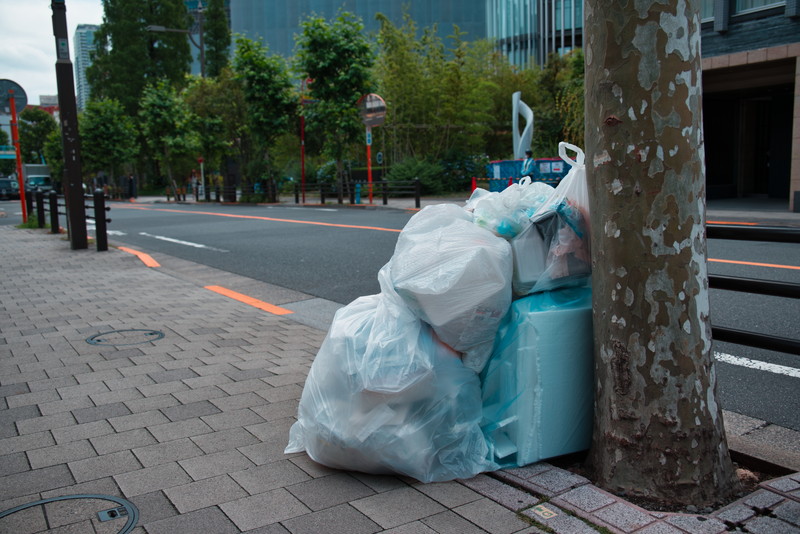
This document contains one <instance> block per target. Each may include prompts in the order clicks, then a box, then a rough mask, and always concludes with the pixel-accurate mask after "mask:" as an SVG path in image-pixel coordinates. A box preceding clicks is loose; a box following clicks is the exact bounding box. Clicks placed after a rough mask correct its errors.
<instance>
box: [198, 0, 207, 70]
mask: <svg viewBox="0 0 800 534" xmlns="http://www.w3.org/2000/svg"><path fill="white" fill-rule="evenodd" d="M197 11H198V12H199V15H200V17H199V18H200V46H199V47H198V48H200V77H201V78H205V77H206V48H205V45H204V44H203V22H205V17H204V16H203V2H202V1H198V2H197Z"/></svg>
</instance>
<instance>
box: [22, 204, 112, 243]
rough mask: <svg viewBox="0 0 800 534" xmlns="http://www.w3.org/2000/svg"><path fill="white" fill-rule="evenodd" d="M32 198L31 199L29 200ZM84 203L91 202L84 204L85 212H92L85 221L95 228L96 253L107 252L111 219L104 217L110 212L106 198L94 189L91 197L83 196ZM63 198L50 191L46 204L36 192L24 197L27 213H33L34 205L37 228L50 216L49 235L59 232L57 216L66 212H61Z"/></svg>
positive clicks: (63, 206) (64, 207) (43, 225)
mask: <svg viewBox="0 0 800 534" xmlns="http://www.w3.org/2000/svg"><path fill="white" fill-rule="evenodd" d="M31 197H33V198H31ZM83 198H84V202H86V201H87V200H91V203H86V204H85V207H86V209H87V210H92V212H93V213H94V214H93V215H89V214H88V213H89V211H87V215H86V220H87V221H94V226H95V243H96V245H97V251H98V252H103V251H106V250H108V226H107V224H108V223H110V222H111V219H107V218H106V217H105V214H106V212H108V211H111V208H110V207H109V206H106V196H105V194H104V193H103V190H102V189H96V190H95V192H94V193H93V194H92V195H84V196H83ZM63 200H64V196H63V195H58V194H57V193H56V192H55V191H50V192H49V193H48V195H47V202H45V200H44V192H42V191H38V190H37V191H36V192H35V193H34V194H33V195H28V196H27V197H26V202H28V203H29V205H28V212H29V213H30V212H32V211H33V203H34V202H35V203H36V220H37V222H38V224H39V228H44V227H45V220H46V218H47V217H46V214H47V213H49V215H50V233H51V234H57V233H59V232H60V228H61V226H60V223H59V215H64V216H66V215H67V212H66V211H61V209H62V208H63V209H64V210H66V203H65V202H63Z"/></svg>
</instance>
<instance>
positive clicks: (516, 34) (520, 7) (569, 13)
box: [486, 0, 583, 68]
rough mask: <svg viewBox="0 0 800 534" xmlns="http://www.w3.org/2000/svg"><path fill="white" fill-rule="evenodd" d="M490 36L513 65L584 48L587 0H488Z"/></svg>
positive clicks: (522, 64) (534, 62)
mask: <svg viewBox="0 0 800 534" xmlns="http://www.w3.org/2000/svg"><path fill="white" fill-rule="evenodd" d="M486 34H487V37H488V38H489V39H492V40H494V41H495V42H496V43H497V46H498V48H499V49H500V50H501V51H502V52H503V54H504V55H505V56H506V57H507V58H508V60H509V62H510V63H511V64H512V65H516V66H517V67H521V68H525V67H529V66H531V65H543V64H544V63H545V62H546V61H547V56H548V55H550V54H551V53H553V52H556V53H558V54H564V53H566V52H569V51H570V50H572V49H573V48H580V47H581V46H583V0H486Z"/></svg>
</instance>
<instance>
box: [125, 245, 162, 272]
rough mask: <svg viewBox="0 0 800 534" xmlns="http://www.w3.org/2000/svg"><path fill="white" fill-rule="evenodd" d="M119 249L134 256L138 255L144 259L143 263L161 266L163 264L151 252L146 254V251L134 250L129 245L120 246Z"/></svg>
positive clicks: (149, 265) (150, 265)
mask: <svg viewBox="0 0 800 534" xmlns="http://www.w3.org/2000/svg"><path fill="white" fill-rule="evenodd" d="M119 249H120V250H121V251H122V252H127V253H128V254H133V255H134V256H137V257H138V258H139V259H140V260H142V263H144V264H145V265H147V266H148V267H161V264H160V263H158V262H157V261H156V260H154V259H153V257H152V256H150V254H145V253H144V252H139V251H138V250H133V249H132V248H128V247H119Z"/></svg>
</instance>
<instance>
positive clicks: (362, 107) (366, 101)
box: [358, 93, 386, 127]
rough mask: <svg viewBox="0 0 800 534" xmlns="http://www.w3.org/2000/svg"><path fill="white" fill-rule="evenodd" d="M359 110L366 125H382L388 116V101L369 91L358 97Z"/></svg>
mask: <svg viewBox="0 0 800 534" xmlns="http://www.w3.org/2000/svg"><path fill="white" fill-rule="evenodd" d="M358 112H359V113H360V114H361V120H363V121H364V124H365V125H367V126H369V127H374V126H380V125H381V124H383V121H384V119H385V118H386V102H384V100H383V98H381V97H380V96H378V95H376V94H375V93H369V94H367V95H364V96H362V97H361V98H359V99H358Z"/></svg>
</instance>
